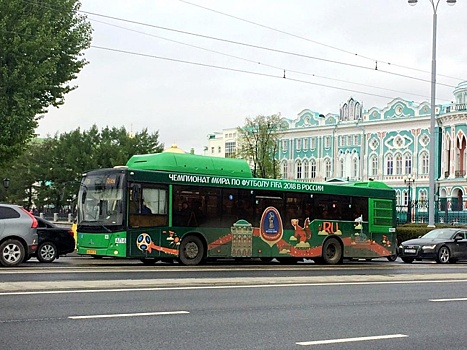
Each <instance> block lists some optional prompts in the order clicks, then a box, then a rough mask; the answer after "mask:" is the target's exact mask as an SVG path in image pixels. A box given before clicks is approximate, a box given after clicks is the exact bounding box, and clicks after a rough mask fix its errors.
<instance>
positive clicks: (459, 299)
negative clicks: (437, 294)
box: [430, 298, 467, 302]
mask: <svg viewBox="0 0 467 350" xmlns="http://www.w3.org/2000/svg"><path fill="white" fill-rule="evenodd" d="M430 301H434V302H438V301H467V298H452V299H430Z"/></svg>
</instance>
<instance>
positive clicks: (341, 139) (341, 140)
mask: <svg viewBox="0 0 467 350" xmlns="http://www.w3.org/2000/svg"><path fill="white" fill-rule="evenodd" d="M339 144H340V145H341V146H346V143H345V136H339Z"/></svg>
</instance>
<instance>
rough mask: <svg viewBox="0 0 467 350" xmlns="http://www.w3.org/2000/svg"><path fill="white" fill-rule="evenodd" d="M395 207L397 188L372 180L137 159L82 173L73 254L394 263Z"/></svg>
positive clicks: (166, 156) (230, 162) (186, 158)
mask: <svg viewBox="0 0 467 350" xmlns="http://www.w3.org/2000/svg"><path fill="white" fill-rule="evenodd" d="M395 208H396V195H395V191H394V190H393V189H391V188H390V187H388V186H387V185H385V184H384V183H382V182H378V181H368V182H356V183H340V184H337V183H331V182H325V183H314V182H299V181H287V180H277V179H260V178H255V177H253V176H252V173H251V169H250V167H249V165H248V163H247V162H246V161H244V160H240V159H231V158H216V157H207V156H200V155H194V154H178V153H171V152H163V153H158V154H147V155H135V156H133V157H131V158H130V160H129V161H128V162H127V164H126V166H121V167H115V168H110V169H99V170H93V171H89V172H88V173H86V174H84V175H83V179H82V182H81V186H80V191H79V194H78V226H77V252H78V254H82V255H91V256H94V257H105V256H107V257H118V258H132V259H140V260H141V261H142V262H143V263H145V264H153V263H155V262H157V261H173V260H174V259H177V260H178V261H179V262H181V263H182V264H184V265H197V264H200V263H202V262H204V261H206V260H210V259H225V258H230V259H232V258H234V259H258V260H259V259H260V260H262V261H270V260H272V259H274V258H275V259H277V260H278V261H279V262H281V263H295V262H297V261H299V260H303V259H312V260H314V261H315V262H316V263H324V264H338V263H341V262H342V261H343V260H344V259H355V258H363V259H373V258H380V257H387V258H388V260H393V259H395V257H396V233H395V227H396V211H395Z"/></svg>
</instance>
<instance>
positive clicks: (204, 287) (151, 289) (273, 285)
mask: <svg viewBox="0 0 467 350" xmlns="http://www.w3.org/2000/svg"><path fill="white" fill-rule="evenodd" d="M89 282H95V281H89ZM465 282H467V279H462V280H439V281H436V280H431V281H430V280H428V281H417V280H415V281H378V282H317V283H271V284H248V285H234V284H232V285H229V284H223V285H200V286H173V287H157V286H156V287H139V288H138V287H132V288H105V289H95V288H94V289H73V290H72V289H67V290H63V289H62V290H40V291H26V292H0V296H10V295H42V294H75V293H118V292H156V291H173V290H207V289H241V288H297V287H335V286H364V285H367V286H368V285H388V284H423V283H443V284H444V283H465ZM81 283H86V282H82V281H81ZM212 283H215V282H212Z"/></svg>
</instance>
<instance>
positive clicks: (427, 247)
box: [422, 244, 436, 250]
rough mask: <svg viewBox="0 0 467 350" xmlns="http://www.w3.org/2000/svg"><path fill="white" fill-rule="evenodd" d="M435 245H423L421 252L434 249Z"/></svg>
mask: <svg viewBox="0 0 467 350" xmlns="http://www.w3.org/2000/svg"><path fill="white" fill-rule="evenodd" d="M435 247H436V244H431V245H424V246H423V247H422V249H423V250H430V249H435Z"/></svg>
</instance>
